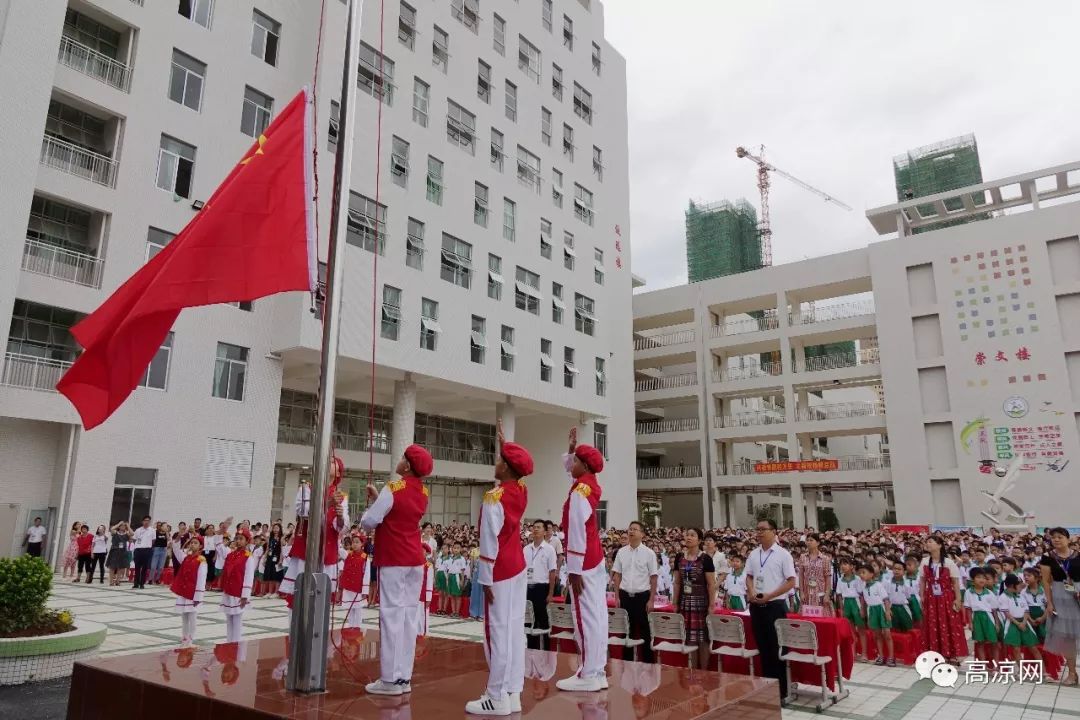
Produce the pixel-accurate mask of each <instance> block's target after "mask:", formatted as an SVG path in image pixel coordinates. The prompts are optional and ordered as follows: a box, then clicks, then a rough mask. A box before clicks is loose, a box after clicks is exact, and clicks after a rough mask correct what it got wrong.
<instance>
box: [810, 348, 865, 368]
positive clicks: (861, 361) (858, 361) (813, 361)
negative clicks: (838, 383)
mask: <svg viewBox="0 0 1080 720" xmlns="http://www.w3.org/2000/svg"><path fill="white" fill-rule="evenodd" d="M879 362H881V351H880V350H879V349H878V348H866V349H865V350H856V351H855V352H849V353H839V354H837V355H818V356H816V357H808V358H804V359H803V361H802V362H801V363H800V362H798V361H797V360H796V361H794V362H793V363H792V369H793V371H794V372H817V371H819V370H837V369H839V368H849V367H858V366H859V365H874V364H877V363H879Z"/></svg>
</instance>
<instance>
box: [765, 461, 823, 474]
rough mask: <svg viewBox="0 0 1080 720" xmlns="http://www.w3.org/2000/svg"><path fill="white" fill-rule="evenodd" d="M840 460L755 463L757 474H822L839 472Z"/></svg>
mask: <svg viewBox="0 0 1080 720" xmlns="http://www.w3.org/2000/svg"><path fill="white" fill-rule="evenodd" d="M839 468H840V461H839V460H828V459H826V460H782V461H779V462H759V463H754V472H756V473H780V472H822V471H829V470H838V469H839Z"/></svg>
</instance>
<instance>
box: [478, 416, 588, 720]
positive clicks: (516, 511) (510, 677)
mask: <svg viewBox="0 0 1080 720" xmlns="http://www.w3.org/2000/svg"><path fill="white" fill-rule="evenodd" d="M498 438H499V459H498V461H497V462H496V463H495V479H496V480H498V481H499V485H498V486H497V487H495V488H493V489H491V490H488V491H487V492H486V493H484V503H483V505H482V506H481V509H480V521H479V526H478V531H479V534H480V572H479V576H478V582H479V583H480V584H481V585H482V586H483V588H484V655H485V656H486V657H487V661H488V668H489V671H488V684H487V689H486V690H485V691H484V694H483V695H481V696H480V698H479V699H478V700H473V701H471V702H469V703H467V704H466V705H465V712H467V713H471V714H473V715H509V714H510V713H511V712H521V689H522V687H524V685H525V633H523V632H522V630H521V628H522V625H523V623H524V622H525V594H526V582H525V580H526V573H525V552H524V550H523V549H522V547H521V518H522V516H523V515H524V514H525V506H526V505H527V504H528V501H529V492H528V489H527V488H526V487H525V482H524V480H523V478H525V477H526V476H527V475H531V474H532V471H533V459H532V457H531V456H530V455H529V451H528V450H526V449H525V448H523V447H522V446H520V445H518V444H516V443H512V442H504V438H503V430H502V423H501V422H500V423H499V426H498ZM605 643H606V641H605Z"/></svg>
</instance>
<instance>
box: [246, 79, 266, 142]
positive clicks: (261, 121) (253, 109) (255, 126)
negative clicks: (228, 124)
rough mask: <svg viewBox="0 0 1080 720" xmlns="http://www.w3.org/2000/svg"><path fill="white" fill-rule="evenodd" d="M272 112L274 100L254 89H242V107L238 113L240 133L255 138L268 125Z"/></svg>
mask: <svg viewBox="0 0 1080 720" xmlns="http://www.w3.org/2000/svg"><path fill="white" fill-rule="evenodd" d="M273 112H274V98H272V97H270V96H269V95H264V94H263V93H261V92H259V91H258V90H256V89H255V88H252V87H245V88H244V107H243V109H242V111H241V112H240V132H242V133H244V134H245V135H247V136H248V137H253V138H257V137H259V136H260V135H262V133H263V131H264V130H266V127H267V126H268V125H269V124H270V116H271V115H272V114H273Z"/></svg>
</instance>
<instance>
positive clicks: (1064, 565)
mask: <svg viewBox="0 0 1080 720" xmlns="http://www.w3.org/2000/svg"><path fill="white" fill-rule="evenodd" d="M1054 559H1055V560H1057V564H1058V565H1059V566H1060V567H1061V569H1062V570H1064V571H1065V592H1071V593H1074V592H1076V585H1075V583H1073V579H1072V576H1071V575H1069V566H1070V565H1072V561H1073V556H1072V555H1070V556H1069V557H1068V558H1066V559H1065V560H1062V559H1061V558H1060V557H1057V558H1054Z"/></svg>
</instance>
